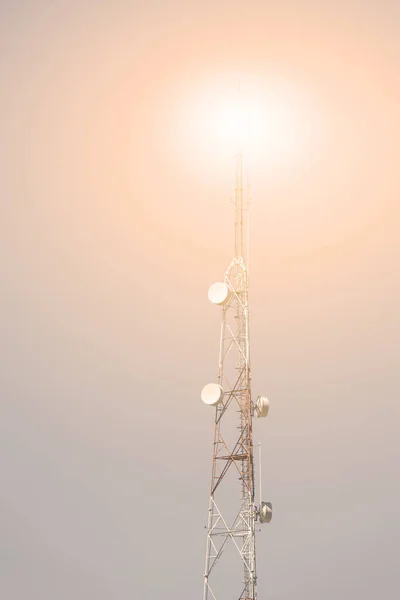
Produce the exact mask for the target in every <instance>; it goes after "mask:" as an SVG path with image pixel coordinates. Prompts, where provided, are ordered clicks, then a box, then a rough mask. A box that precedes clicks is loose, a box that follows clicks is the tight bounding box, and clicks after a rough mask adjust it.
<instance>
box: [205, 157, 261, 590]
mask: <svg viewBox="0 0 400 600" xmlns="http://www.w3.org/2000/svg"><path fill="white" fill-rule="evenodd" d="M247 223H248V205H247V204H246V206H245V202H244V194H243V154H242V152H241V151H239V152H238V153H237V157H236V185H235V254H234V258H233V260H232V262H231V264H230V265H229V267H228V269H227V271H226V273H225V276H224V281H223V282H220V283H214V284H213V285H211V287H210V289H209V291H208V298H209V300H210V301H211V302H212V303H213V304H216V305H220V306H221V311H222V321H221V337H220V346H219V362H218V372H217V382H216V383H209V384H207V385H206V386H205V387H204V388H203V390H202V392H201V398H202V400H203V402H204V403H205V404H207V405H209V406H213V407H215V423H214V443H213V460H212V474H211V490H210V504H209V509H208V524H207V545H206V561H205V573H204V592H203V600H256V599H257V573H256V544H255V532H256V525H257V523H269V522H270V520H271V516H272V506H271V504H270V503H269V502H262V501H261V497H260V502H259V505H258V506H257V505H256V503H255V502H256V500H255V473H254V445H253V417H254V416H256V417H265V416H266V415H267V413H268V409H269V402H268V399H267V398H266V397H265V396H259V397H258V398H257V400H256V401H253V400H252V397H251V372H250V332H249V302H248V295H249V273H248V259H247V258H246V255H247V254H248V243H249V240H248V235H247V234H246V232H247ZM259 485H260V487H261V481H260V484H259ZM260 496H261V491H260Z"/></svg>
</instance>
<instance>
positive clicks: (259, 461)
mask: <svg viewBox="0 0 400 600" xmlns="http://www.w3.org/2000/svg"><path fill="white" fill-rule="evenodd" d="M258 464H259V469H260V476H259V482H260V506H261V502H262V500H261V498H262V489H261V485H262V479H261V442H259V443H258Z"/></svg>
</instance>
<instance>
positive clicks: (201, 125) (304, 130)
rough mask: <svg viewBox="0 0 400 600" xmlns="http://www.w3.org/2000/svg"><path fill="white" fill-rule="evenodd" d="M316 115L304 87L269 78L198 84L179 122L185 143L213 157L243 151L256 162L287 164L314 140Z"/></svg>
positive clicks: (316, 127) (272, 164) (274, 164)
mask: <svg viewBox="0 0 400 600" xmlns="http://www.w3.org/2000/svg"><path fill="white" fill-rule="evenodd" d="M190 95H191V96H192V97H189V96H190ZM315 117H316V111H315V108H314V107H313V106H312V101H311V98H310V95H309V94H307V90H305V89H304V87H303V88H302V87H301V86H300V85H298V84H296V85H295V84H294V83H289V82H288V81H283V80H282V79H273V78H271V77H270V78H264V79H262V80H260V81H252V82H249V81H246V82H245V83H241V84H240V85H238V83H237V82H236V83H234V84H233V83H232V82H230V84H228V83H227V82H226V81H225V82H224V81H223V82H218V81H212V82H208V83H207V82H203V84H202V85H201V86H200V85H199V86H194V87H193V90H192V93H191V94H188V98H187V105H186V109H185V111H184V112H183V115H181V116H180V120H181V124H182V128H183V130H184V131H185V136H186V140H187V142H189V141H190V144H191V146H193V147H195V146H197V147H198V149H202V150H204V151H206V152H207V153H208V155H209V156H210V158H212V157H217V156H220V155H227V154H231V153H232V152H237V151H240V152H243V153H245V154H246V155H248V156H250V157H252V161H255V162H256V163H260V162H263V161H264V162H265V163H266V164H268V165H270V166H276V165H281V166H287V167H288V166H289V164H290V163H292V162H293V161H294V160H296V157H299V156H300V155H301V153H304V152H305V151H306V150H307V148H308V147H309V145H310V143H312V138H313V137H314V138H315V135H316V133H317V131H318V125H317V123H316V118H315Z"/></svg>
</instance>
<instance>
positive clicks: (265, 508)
mask: <svg viewBox="0 0 400 600" xmlns="http://www.w3.org/2000/svg"><path fill="white" fill-rule="evenodd" d="M271 519H272V504H271V502H261V506H260V523H270V521H271Z"/></svg>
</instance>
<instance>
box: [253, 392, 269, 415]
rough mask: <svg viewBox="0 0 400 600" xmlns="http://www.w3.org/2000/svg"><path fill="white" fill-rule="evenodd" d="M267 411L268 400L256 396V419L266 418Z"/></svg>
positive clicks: (264, 397)
mask: <svg viewBox="0 0 400 600" xmlns="http://www.w3.org/2000/svg"><path fill="white" fill-rule="evenodd" d="M268 411H269V400H268V398H267V397H266V396H258V398H257V401H256V415H257V417H266V416H267V414H268Z"/></svg>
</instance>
